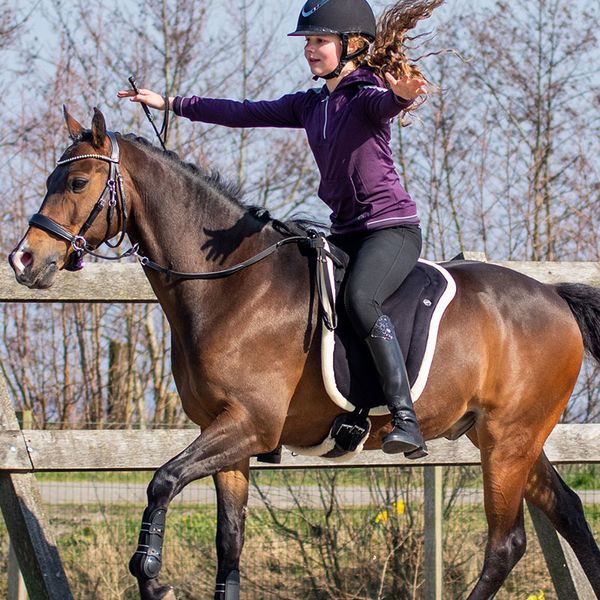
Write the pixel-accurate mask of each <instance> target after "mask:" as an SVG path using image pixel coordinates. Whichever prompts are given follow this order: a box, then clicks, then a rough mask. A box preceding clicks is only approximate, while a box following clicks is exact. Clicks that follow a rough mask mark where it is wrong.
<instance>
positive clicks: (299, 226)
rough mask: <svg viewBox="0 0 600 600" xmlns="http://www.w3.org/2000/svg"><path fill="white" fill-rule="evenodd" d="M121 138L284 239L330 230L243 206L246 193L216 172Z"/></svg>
mask: <svg viewBox="0 0 600 600" xmlns="http://www.w3.org/2000/svg"><path fill="white" fill-rule="evenodd" d="M121 137H122V138H123V139H125V140H127V141H128V142H132V143H134V144H138V145H140V146H142V147H143V148H144V149H146V150H147V151H149V152H151V153H152V154H153V155H154V156H155V157H157V158H158V159H159V160H162V161H166V162H168V163H169V165H170V166H175V167H176V168H180V169H183V170H185V171H186V172H187V173H189V174H191V175H192V176H193V177H194V178H196V179H197V180H198V181H199V182H200V183H202V184H203V185H206V186H208V187H209V188H210V189H211V190H214V191H215V192H216V193H218V194H219V195H221V196H224V197H225V198H227V199H228V200H229V201H230V202H232V203H233V204H234V205H235V206H237V207H238V208H240V209H242V210H243V211H244V212H247V213H248V214H250V215H251V216H252V217H254V218H255V219H257V220H258V221H261V222H263V223H265V224H271V225H272V226H273V228H274V229H276V230H277V231H279V232H280V233H282V234H283V235H302V234H304V233H306V231H307V230H308V229H311V228H316V229H327V226H326V225H324V224H323V223H320V222H318V221H314V220H311V219H308V218H305V217H301V216H296V217H292V218H290V219H288V220H286V221H279V220H278V219H274V218H273V217H272V216H271V214H270V213H269V211H268V210H267V209H266V208H264V207H262V206H255V205H251V204H244V203H243V202H242V197H243V192H242V189H241V186H240V185H238V184H236V183H233V182H231V181H226V180H224V179H223V177H222V176H221V174H220V173H219V172H218V171H217V170H210V171H207V170H206V169H203V168H202V167H199V166H198V165H196V164H194V163H191V162H187V161H185V160H183V159H181V158H180V157H179V155H178V154H177V153H176V152H173V151H172V150H167V151H166V152H165V151H164V150H163V149H162V148H159V147H158V146H156V145H155V144H153V143H152V142H150V141H149V140H147V139H146V138H144V137H141V136H138V135H135V134H133V133H127V134H125V135H121Z"/></svg>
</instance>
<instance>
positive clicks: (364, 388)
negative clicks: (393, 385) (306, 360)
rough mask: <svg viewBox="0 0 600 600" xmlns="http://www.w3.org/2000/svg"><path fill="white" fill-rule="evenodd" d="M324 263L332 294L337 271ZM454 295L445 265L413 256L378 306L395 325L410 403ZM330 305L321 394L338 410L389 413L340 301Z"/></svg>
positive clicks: (419, 390) (324, 336) (422, 379)
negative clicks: (333, 321)
mask: <svg viewBox="0 0 600 600" xmlns="http://www.w3.org/2000/svg"><path fill="white" fill-rule="evenodd" d="M333 252H335V250H334V251H333ZM328 266H329V273H328V276H329V277H330V278H332V279H331V280H332V281H334V282H335V290H336V295H337V292H339V289H340V283H339V282H340V280H341V279H342V276H341V274H340V273H339V270H340V269H339V268H338V269H337V271H338V272H337V273H336V269H334V267H333V265H332V264H331V263H330V264H329V265H328ZM332 270H333V271H332ZM332 289H334V287H333V284H332ZM455 294H456V284H455V282H454V279H453V278H452V276H451V275H450V273H449V272H448V271H447V270H446V269H444V268H443V267H442V266H440V265H438V264H436V263H432V262H429V261H426V260H419V261H418V263H417V265H416V266H415V268H414V269H413V270H412V271H411V272H410V273H409V275H408V277H407V278H406V279H405V280H404V282H403V283H402V285H401V286H400V287H399V288H398V289H397V290H396V292H394V294H392V296H390V297H389V298H388V299H387V300H386V301H385V302H384V304H383V307H382V310H383V313H384V314H386V315H388V316H389V317H390V318H391V320H392V322H393V323H394V325H395V328H396V336H397V338H398V342H399V343H400V347H401V348H402V353H403V355H404V357H405V360H406V369H407V372H408V377H409V381H410V386H411V392H412V397H413V402H414V401H416V400H417V399H418V398H419V396H420V395H421V393H422V391H423V389H424V387H425V384H426V382H427V377H428V375H429V369H430V367H431V362H432V360H433V354H434V351H435V346H436V342H437V334H438V330H439V325H440V321H441V319H442V316H443V314H444V312H445V310H446V308H447V307H448V306H449V304H450V302H451V301H452V299H453V298H454V296H455ZM333 303H334V306H335V311H336V315H337V326H336V327H335V329H332V328H330V327H327V326H324V327H323V333H322V346H321V355H322V356H321V360H322V370H323V380H324V383H325V387H326V389H327V392H328V394H329V396H330V397H331V399H332V400H333V402H335V403H336V404H337V405H338V406H340V408H343V409H344V410H347V411H353V410H355V409H363V412H364V410H365V409H368V412H369V414H371V415H382V414H387V413H388V412H389V411H388V409H387V405H386V402H385V399H384V397H383V393H382V391H381V387H380V384H379V377H378V375H377V371H376V369H375V365H374V364H373V360H372V359H371V357H370V355H369V352H368V349H367V346H366V344H365V343H364V341H363V340H361V339H359V338H358V337H357V336H356V333H355V331H354V328H353V327H352V325H351V323H350V320H349V318H348V315H347V313H346V310H345V307H344V304H343V302H340V301H337V302H335V299H334V300H333ZM325 323H327V321H325Z"/></svg>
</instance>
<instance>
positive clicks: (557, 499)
mask: <svg viewBox="0 0 600 600" xmlns="http://www.w3.org/2000/svg"><path fill="white" fill-rule="evenodd" d="M525 497H526V498H527V500H529V502H531V503H532V504H534V505H535V506H537V507H538V508H539V509H540V510H541V511H542V512H543V513H544V514H545V515H546V516H547V517H548V519H549V520H550V522H551V523H552V525H553V526H554V527H555V529H556V530H557V531H558V533H560V535H561V536H562V537H563V538H565V540H567V542H568V543H569V545H570V546H571V547H572V548H573V551H574V552H575V555H576V556H577V559H578V560H579V563H580V564H581V568H582V569H583V570H584V572H585V574H586V575H587V578H588V579H589V582H590V584H591V586H592V588H593V590H594V592H595V594H596V596H598V597H599V598H600V549H598V544H596V541H595V540H594V536H593V535H592V532H591V530H590V528H589V525H588V523H587V521H586V518H585V515H584V512H583V506H582V504H581V500H580V499H579V496H578V495H577V494H576V493H575V492H574V491H573V490H572V489H571V488H570V487H569V486H568V485H567V484H566V483H565V482H564V481H563V480H562V479H561V477H560V475H559V474H558V473H557V471H556V469H555V468H554V467H553V466H552V465H551V464H550V461H549V460H548V458H547V457H546V455H545V454H543V453H542V454H541V455H540V458H539V459H538V460H537V462H536V463H535V465H534V466H533V468H532V469H531V473H530V475H529V479H528V481H527V486H526V488H525Z"/></svg>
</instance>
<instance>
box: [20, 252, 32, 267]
mask: <svg viewBox="0 0 600 600" xmlns="http://www.w3.org/2000/svg"><path fill="white" fill-rule="evenodd" d="M32 261H33V256H32V255H31V253H30V252H23V254H22V255H21V264H22V265H23V266H24V267H26V266H27V265H30V264H31V262H32Z"/></svg>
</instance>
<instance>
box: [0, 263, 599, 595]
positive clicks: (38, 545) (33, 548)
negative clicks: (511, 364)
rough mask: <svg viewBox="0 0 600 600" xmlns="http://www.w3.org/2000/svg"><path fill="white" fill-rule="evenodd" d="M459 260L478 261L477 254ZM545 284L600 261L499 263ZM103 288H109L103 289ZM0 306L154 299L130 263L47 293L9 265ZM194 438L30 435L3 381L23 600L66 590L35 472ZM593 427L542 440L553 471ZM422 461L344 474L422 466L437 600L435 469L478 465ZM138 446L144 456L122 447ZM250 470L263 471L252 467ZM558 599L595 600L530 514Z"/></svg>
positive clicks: (296, 460)
mask: <svg viewBox="0 0 600 600" xmlns="http://www.w3.org/2000/svg"><path fill="white" fill-rule="evenodd" d="M465 258H469V259H476V260H482V259H483V260H485V257H484V256H482V255H480V254H476V253H475V254H468V255H466V256H465ZM496 264H502V265H505V266H509V267H511V268H513V269H516V270H518V271H520V272H522V273H525V274H527V275H529V276H531V277H534V278H536V279H538V280H540V281H544V282H546V283H556V282H560V281H576V282H582V283H588V284H590V285H595V286H597V287H600V263H515V262H510V263H507V262H499V263H496ZM107 282H110V285H109V286H107ZM0 302H38V303H39V302H42V303H43V302H96V303H98V302H102V303H119V302H125V303H131V302H133V303H149V302H156V298H155V296H154V294H153V292H152V290H151V288H150V285H149V284H148V282H147V280H146V278H145V276H144V274H143V272H142V270H141V268H140V267H139V266H138V265H136V264H118V265H115V264H111V265H106V264H92V265H88V266H87V267H86V269H84V270H83V271H81V272H79V273H76V274H72V273H60V274H59V277H58V281H57V283H56V284H55V287H54V288H52V289H50V290H28V289H27V288H24V287H22V286H18V285H17V284H16V283H15V281H14V276H13V273H12V271H11V270H10V269H9V267H8V266H2V267H0ZM196 435H197V431H194V430H168V431H121V430H120V431H114V430H112V431H111V430H104V431H35V430H27V429H24V430H21V428H20V427H19V423H18V421H17V418H16V415H15V412H14V409H13V403H12V401H11V399H10V398H9V396H8V392H7V387H6V383H5V381H4V380H3V379H2V378H1V377H0V507H1V509H2V513H3V516H4V520H5V522H6V525H7V529H8V532H9V536H10V539H11V542H12V547H13V548H14V554H15V555H16V559H17V561H18V564H19V566H20V569H21V572H22V573H23V578H24V581H25V584H26V586H27V591H28V593H29V596H30V598H32V600H38V599H39V600H42V599H43V600H57V599H60V600H68V599H70V598H72V594H71V591H70V588H69V583H68V581H67V578H66V576H65V572H64V569H63V566H62V563H61V560H60V556H59V553H58V550H57V548H56V543H55V541H54V538H53V536H52V532H51V529H50V528H49V527H48V524H47V522H46V518H45V516H44V513H43V510H42V506H41V499H40V494H39V490H38V487H37V484H36V481H35V475H34V473H36V472H42V471H88V470H93V471H98V470H103V471H118V470H126V471H135V470H154V469H156V468H158V467H159V466H160V465H161V464H162V463H164V462H166V461H167V460H168V459H169V458H171V457H172V456H174V455H175V454H177V453H178V452H179V451H181V450H182V449H183V448H184V447H186V446H187V445H188V444H189V443H190V442H191V440H192V439H193V438H194V437H195V436H196ZM599 439H600V425H561V426H558V427H557V428H556V430H555V431H554V432H553V433H552V435H551V436H550V438H549V440H548V443H547V445H546V452H547V453H548V455H549V457H550V460H551V461H553V462H555V463H597V462H600V444H598V440H599ZM429 446H430V455H429V456H428V457H427V458H425V459H422V460H420V461H418V464H417V465H416V464H415V462H414V461H408V460H406V459H405V458H404V457H398V456H390V455H385V454H383V453H381V452H365V453H363V454H362V455H360V456H359V457H358V458H356V459H354V460H353V461H351V462H347V463H335V466H343V467H352V466H359V467H365V466H369V467H385V466H398V465H402V466H413V467H414V466H425V519H426V532H425V566H426V569H427V572H426V577H425V581H426V591H425V597H426V598H427V599H428V600H429V599H436V600H438V599H441V598H442V569H441V561H442V545H441V544H442V535H441V526H442V500H443V498H442V486H441V469H442V467H443V466H444V465H477V464H479V454H478V452H477V450H476V449H475V448H474V447H473V446H472V445H471V444H470V442H468V440H465V439H460V440H458V441H455V442H448V441H446V440H433V441H432V442H430V443H429ZM140 447H143V448H145V452H144V453H143V454H140V453H133V452H131V448H140ZM323 466H332V463H328V462H326V461H324V460H322V459H318V458H310V457H300V456H293V455H291V454H290V453H285V454H284V458H283V464H282V465H280V466H278V467H277V468H318V467H323ZM252 467H253V468H272V467H266V466H262V465H260V464H256V462H253V463H252ZM529 509H530V512H531V515H532V519H533V522H534V526H535V528H536V531H537V533H538V536H539V538H540V542H541V546H542V550H543V552H544V555H545V557H546V562H547V564H548V568H549V571H550V574H551V576H552V580H553V583H554V585H555V588H556V591H557V596H558V597H559V598H560V599H561V600H562V599H565V600H566V599H569V600H571V599H572V598H580V599H587V598H590V599H591V598H595V595H594V593H593V591H592V590H591V588H590V586H589V583H588V582H587V579H586V578H585V575H583V573H582V572H581V570H580V569H579V566H578V565H577V561H576V559H575V558H574V556H573V555H572V553H571V551H570V548H568V547H565V545H564V544H563V542H562V540H561V539H560V538H559V536H557V535H556V533H555V531H554V529H553V528H552V527H551V526H550V525H549V523H548V522H547V520H546V518H545V517H544V516H543V515H541V514H540V513H539V512H538V511H537V510H536V509H534V508H533V507H529Z"/></svg>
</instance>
